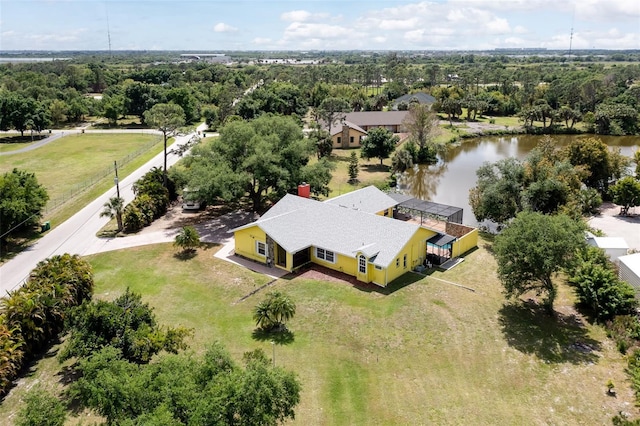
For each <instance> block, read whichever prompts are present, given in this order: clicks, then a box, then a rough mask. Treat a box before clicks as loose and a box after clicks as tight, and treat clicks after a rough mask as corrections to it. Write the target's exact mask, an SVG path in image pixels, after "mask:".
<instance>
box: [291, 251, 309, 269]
mask: <svg viewBox="0 0 640 426" xmlns="http://www.w3.org/2000/svg"><path fill="white" fill-rule="evenodd" d="M309 262H311V248H309V247H307V248H306V249H302V250H300V251H299V252H297V253H294V255H293V269H297V268H299V267H301V266H303V265H306V264H307V263H309Z"/></svg>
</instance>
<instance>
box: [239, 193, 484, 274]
mask: <svg viewBox="0 0 640 426" xmlns="http://www.w3.org/2000/svg"><path fill="white" fill-rule="evenodd" d="M397 204H398V203H397V202H396V201H395V200H394V199H393V198H391V197H389V196H388V195H387V194H385V193H384V192H382V191H380V190H379V189H377V188H376V187H374V186H369V187H366V188H363V189H360V190H357V191H353V192H350V193H348V194H345V195H342V196H339V197H335V198H332V199H329V200H326V201H324V202H321V201H316V200H312V199H309V198H305V197H300V196H296V195H291V194H287V195H286V196H285V197H284V198H282V199H281V200H280V201H278V202H277V203H276V204H275V205H274V206H273V207H272V208H271V209H270V210H269V211H267V212H266V213H265V214H264V215H263V216H262V217H261V218H260V219H258V220H257V221H255V222H252V223H249V224H247V225H244V226H241V227H238V228H236V229H234V230H233V232H234V238H235V254H236V255H240V256H243V257H245V258H249V259H252V260H254V261H256V262H260V263H264V264H266V265H268V266H273V267H276V268H281V269H284V270H286V271H294V270H295V269H297V268H299V267H301V266H303V265H305V264H307V263H309V262H312V263H315V264H318V265H322V266H325V267H327V268H330V269H334V270H336V271H340V272H344V273H346V274H348V275H352V276H354V277H356V278H357V279H358V280H359V281H362V282H365V283H375V284H378V285H380V286H386V285H387V284H388V283H390V282H391V281H393V280H394V279H396V278H398V277H400V276H401V275H403V274H404V273H406V272H408V271H410V270H412V269H413V268H415V267H416V266H418V265H422V264H423V263H424V262H425V261H426V258H427V249H428V243H427V242H428V241H430V240H431V241H435V240H434V238H435V239H438V238H440V237H441V236H442V234H439V233H438V231H436V230H433V229H429V228H427V227H424V226H420V225H417V224H414V223H411V222H405V221H401V220H396V219H393V217H392V216H393V209H394V207H396V205H397ZM469 229H470V228H469ZM454 240H455V241H454ZM446 243H447V245H448V246H447V247H448V248H449V250H451V253H453V252H454V251H455V252H460V251H461V250H462V249H465V248H466V250H465V251H468V250H469V249H471V248H473V247H475V246H476V245H477V230H475V233H473V232H472V233H471V234H469V235H466V236H464V237H463V238H460V239H457V238H455V237H452V239H447V242H446ZM456 243H457V244H458V245H457V246H456ZM432 244H433V243H432ZM467 247H468V248H467ZM459 254H462V253H459Z"/></svg>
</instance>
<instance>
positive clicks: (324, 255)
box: [316, 247, 336, 263]
mask: <svg viewBox="0 0 640 426" xmlns="http://www.w3.org/2000/svg"><path fill="white" fill-rule="evenodd" d="M316 257H317V258H318V259H321V260H326V261H327V262H331V263H336V255H335V253H334V252H332V251H329V250H325V249H322V248H320V247H316Z"/></svg>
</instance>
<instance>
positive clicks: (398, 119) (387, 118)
mask: <svg viewBox="0 0 640 426" xmlns="http://www.w3.org/2000/svg"><path fill="white" fill-rule="evenodd" d="M406 116H407V111H359V112H349V113H347V115H346V116H345V118H344V119H345V120H347V121H350V122H352V123H355V124H357V125H358V126H399V125H401V124H402V120H404V118H405V117H406Z"/></svg>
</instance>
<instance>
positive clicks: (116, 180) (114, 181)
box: [113, 161, 120, 198]
mask: <svg viewBox="0 0 640 426" xmlns="http://www.w3.org/2000/svg"><path fill="white" fill-rule="evenodd" d="M113 168H114V169H115V171H116V177H114V178H113V183H115V184H116V195H117V196H118V198H120V182H119V181H118V163H117V162H115V161H114V162H113Z"/></svg>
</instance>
